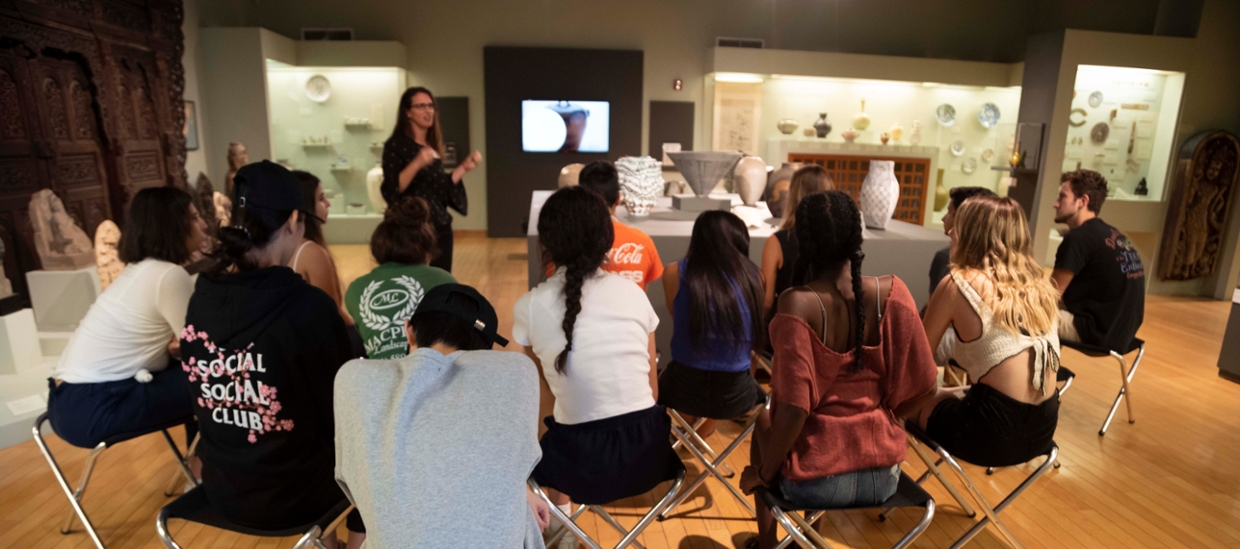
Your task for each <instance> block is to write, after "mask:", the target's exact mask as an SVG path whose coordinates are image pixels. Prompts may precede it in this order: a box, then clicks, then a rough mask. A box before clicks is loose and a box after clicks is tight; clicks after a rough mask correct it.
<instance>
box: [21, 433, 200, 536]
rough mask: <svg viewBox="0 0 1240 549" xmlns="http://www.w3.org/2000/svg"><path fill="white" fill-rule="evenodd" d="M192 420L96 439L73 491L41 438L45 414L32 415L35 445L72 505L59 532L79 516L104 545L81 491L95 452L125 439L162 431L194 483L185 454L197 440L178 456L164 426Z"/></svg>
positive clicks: (96, 453) (89, 471) (174, 444)
mask: <svg viewBox="0 0 1240 549" xmlns="http://www.w3.org/2000/svg"><path fill="white" fill-rule="evenodd" d="M193 420H194V416H192V415H190V416H185V417H183V418H179V419H176V420H173V421H170V422H168V423H165V424H163V425H158V426H155V427H152V428H149V429H145V430H142V431H134V432H129V433H122V434H119V435H116V436H114V437H112V438H109V439H107V440H105V441H103V442H100V443H99V444H98V445H96V446H95V447H94V448H93V449H91V451H90V455H89V456H87V457H86V465H85V467H83V469H82V479H81V480H79V481H78V487H77V490H73V489H71V488H70V487H69V480H68V479H67V478H65V473H64V471H62V470H61V469H60V465H58V464H57V463H56V457H55V456H53V455H52V450H51V449H50V448H48V446H47V441H46V440H44V439H43V423H44V422H46V421H48V417H47V413H46V412H44V413H43V414H41V415H40V416H39V417H38V418H36V419H35V420H34V427H33V428H31V431H32V432H33V434H34V442H35V444H37V445H38V446H39V451H41V452H43V457H44V458H45V459H47V464H48V465H50V466H51V468H52V474H53V475H54V476H55V477H56V482H57V483H59V484H60V489H61V490H63V491H64V493H65V496H66V497H68V498H69V505H70V506H71V507H72V508H73V510H72V511H71V512H70V513H69V516H68V517H66V518H65V522H64V524H63V525H62V526H61V527H60V533H61V534H66V535H67V534H68V533H69V532H71V531H72V528H73V519H74V517H77V518H79V519H81V521H82V525H83V526H84V527H86V533H87V534H88V535H90V539H91V540H92V541H94V542H95V546H96V547H98V548H99V549H103V548H104V545H103V540H101V539H100V538H99V533H98V532H96V531H95V525H94V524H93V523H91V521H90V517H89V516H87V515H86V510H85V509H83V508H82V494H83V493H85V492H86V484H87V483H88V482H89V481H90V475H91V473H92V472H93V471H94V470H95V460H97V459H99V454H100V453H102V452H103V451H104V450H107V449H108V448H110V447H112V446H115V445H117V444H120V443H122V442H125V441H127V440H131V439H135V438H138V437H141V436H144V435H148V434H151V433H154V432H156V431H159V432H162V433H163V434H164V440H165V441H167V442H168V447H169V448H172V453H173V454H175V455H176V457H177V465H179V466H180V469H181V474H182V475H184V478H187V479H189V481H190V482H192V483H194V484H195V485H197V480H196V479H194V475H193V473H191V472H190V470H189V463H188V459H189V458H188V456H190V455H193V447H194V445H195V444H196V443H197V440H195V441H194V442H191V443H190V450H189V451H188V452H186V454H184V455H182V454H181V450H180V449H178V448H177V445H176V442H175V441H173V440H172V435H170V434H168V429H171V428H173V427H177V426H180V425H185V424H186V423H188V422H190V421H193ZM165 495H167V493H165Z"/></svg>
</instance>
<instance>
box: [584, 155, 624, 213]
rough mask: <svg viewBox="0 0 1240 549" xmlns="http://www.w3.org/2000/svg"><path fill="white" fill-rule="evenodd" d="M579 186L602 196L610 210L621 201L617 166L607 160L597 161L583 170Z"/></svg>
mask: <svg viewBox="0 0 1240 549" xmlns="http://www.w3.org/2000/svg"><path fill="white" fill-rule="evenodd" d="M577 184H578V185H581V186H582V187H585V188H587V189H590V190H592V191H594V192H596V193H598V194H599V196H602V197H603V202H604V203H606V204H607V207H608V208H610V207H612V206H614V205H616V201H618V200H620V174H619V172H617V171H616V165H615V164H612V163H611V162H608V161H606V160H595V161H594V162H591V163H589V164H586V165H585V167H584V168H581V173H580V174H578V175H577Z"/></svg>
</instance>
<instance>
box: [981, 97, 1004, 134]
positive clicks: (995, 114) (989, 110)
mask: <svg viewBox="0 0 1240 549" xmlns="http://www.w3.org/2000/svg"><path fill="white" fill-rule="evenodd" d="M977 122H978V123H979V124H981V125H982V127H983V128H986V129H988V130H989V129H990V128H993V127H995V125H996V124H998V123H999V106H998V105H995V104H994V103H986V104H983V105H982V108H980V109H978V111H977Z"/></svg>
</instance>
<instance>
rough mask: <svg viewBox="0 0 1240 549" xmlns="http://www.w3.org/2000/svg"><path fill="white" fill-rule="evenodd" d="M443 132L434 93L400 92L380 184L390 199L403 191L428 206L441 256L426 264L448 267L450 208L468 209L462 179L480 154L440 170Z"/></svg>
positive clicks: (450, 240)
mask: <svg viewBox="0 0 1240 549" xmlns="http://www.w3.org/2000/svg"><path fill="white" fill-rule="evenodd" d="M442 157H443V131H442V129H441V128H440V127H439V115H438V113H437V111H436V108H435V96H434V95H432V94H431V91H430V90H428V89H426V88H421V87H418V88H409V89H407V90H405V94H404V95H402V96H401V97H400V107H399V110H398V111H397V113H396V128H395V129H394V130H393V131H392V137H389V138H388V140H387V142H386V143H384V144H383V185H382V186H380V192H381V193H382V194H383V199H384V200H386V201H387V203H388V204H394V203H395V202H396V199H397V198H398V197H400V196H401V195H413V196H420V197H422V198H423V199H425V200H426V202H427V204H429V205H430V207H431V223H432V224H434V226H435V234H436V237H437V238H438V247H439V256H438V257H436V258H435V259H433V260H432V261H431V262H430V264H431V266H433V267H439V268H441V269H443V270H445V271H449V272H451V271H452V214H449V213H448V207H449V206H450V207H452V209H454V210H456V211H458V212H460V214H461V215H467V214H468V213H469V211H468V210H469V197H468V196H466V195H465V182H464V181H462V178H464V177H465V174H467V173H469V172H470V170H473V169H474V168H476V167H478V162H481V161H482V154H481V153H479V152H478V151H474V152H473V153H472V154H470V155H469V157H467V158H465V159H464V160H463V161H461V163H460V164H459V165H458V166H457V167H456V169H454V170H452V172H451V173H448V172H445V171H444V166H443V161H442Z"/></svg>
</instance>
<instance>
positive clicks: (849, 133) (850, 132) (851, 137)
mask: <svg viewBox="0 0 1240 549" xmlns="http://www.w3.org/2000/svg"><path fill="white" fill-rule="evenodd" d="M859 135H861V134H859V133H857V130H854V129H852V128H849V129H847V130H844V131H842V132H840V137H843V138H844V141H846V142H848V143H852V142H853V141H856V140H857V136H859Z"/></svg>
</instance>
